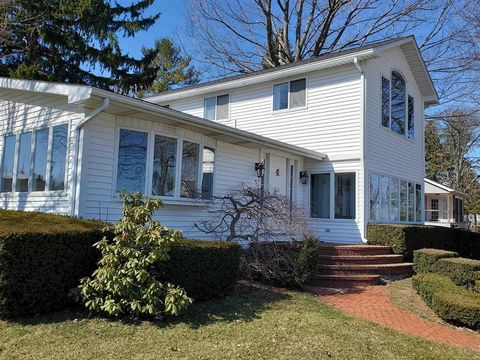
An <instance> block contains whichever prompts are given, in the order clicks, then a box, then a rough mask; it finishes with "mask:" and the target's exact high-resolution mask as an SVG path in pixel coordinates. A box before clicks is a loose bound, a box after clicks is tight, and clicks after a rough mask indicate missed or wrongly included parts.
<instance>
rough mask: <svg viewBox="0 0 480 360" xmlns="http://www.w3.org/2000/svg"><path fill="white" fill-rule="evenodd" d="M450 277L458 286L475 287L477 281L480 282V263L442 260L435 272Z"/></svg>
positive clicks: (476, 261)
mask: <svg viewBox="0 0 480 360" xmlns="http://www.w3.org/2000/svg"><path fill="white" fill-rule="evenodd" d="M434 272H436V273H438V274H441V275H446V276H448V277H449V278H450V279H451V280H452V281H453V282H454V283H455V284H456V285H460V286H466V287H468V288H470V289H473V288H474V287H475V281H476V280H480V261H479V260H472V259H465V258H450V259H440V260H438V261H437V263H436V266H435V271H434Z"/></svg>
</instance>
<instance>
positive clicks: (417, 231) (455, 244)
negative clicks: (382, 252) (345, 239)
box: [367, 224, 480, 260]
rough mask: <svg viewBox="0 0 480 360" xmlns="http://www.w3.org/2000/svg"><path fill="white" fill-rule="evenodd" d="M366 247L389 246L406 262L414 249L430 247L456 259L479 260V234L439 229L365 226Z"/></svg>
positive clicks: (410, 257)
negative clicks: (447, 252) (455, 254)
mask: <svg viewBox="0 0 480 360" xmlns="http://www.w3.org/2000/svg"><path fill="white" fill-rule="evenodd" d="M367 239H368V243H369V244H373V245H388V246H391V247H392V249H393V252H394V253H396V254H402V255H404V256H405V258H406V259H408V260H411V259H412V258H413V252H414V250H418V249H423V248H431V249H443V250H449V251H455V252H457V253H458V254H459V255H460V256H463V257H466V258H469V259H478V260H480V233H475V232H471V231H466V230H460V229H452V228H446V227H441V226H419V225H416V226H415V225H377V224H369V225H368V227H367Z"/></svg>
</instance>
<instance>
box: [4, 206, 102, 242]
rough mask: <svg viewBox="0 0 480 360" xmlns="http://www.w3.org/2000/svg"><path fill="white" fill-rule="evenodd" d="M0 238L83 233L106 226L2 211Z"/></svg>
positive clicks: (90, 222)
mask: <svg viewBox="0 0 480 360" xmlns="http://www.w3.org/2000/svg"><path fill="white" fill-rule="evenodd" d="M0 219H1V221H0V236H1V235H7V234H11V233H22V232H41V233H48V234H50V233H55V232H59V231H82V230H92V229H102V228H103V227H104V226H105V224H104V223H102V222H99V221H92V220H80V219H75V218H72V217H68V216H59V215H54V214H46V213H40V212H27V211H13V210H3V209H0Z"/></svg>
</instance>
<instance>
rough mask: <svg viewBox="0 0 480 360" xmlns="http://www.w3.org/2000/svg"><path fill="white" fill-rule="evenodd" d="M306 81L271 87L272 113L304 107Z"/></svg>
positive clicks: (294, 81) (301, 80) (295, 81)
mask: <svg viewBox="0 0 480 360" xmlns="http://www.w3.org/2000/svg"><path fill="white" fill-rule="evenodd" d="M306 86H307V81H306V79H299V80H293V81H289V82H284V83H280V84H276V85H274V86H273V111H278V110H285V109H294V108H299V107H304V106H305V104H306Z"/></svg>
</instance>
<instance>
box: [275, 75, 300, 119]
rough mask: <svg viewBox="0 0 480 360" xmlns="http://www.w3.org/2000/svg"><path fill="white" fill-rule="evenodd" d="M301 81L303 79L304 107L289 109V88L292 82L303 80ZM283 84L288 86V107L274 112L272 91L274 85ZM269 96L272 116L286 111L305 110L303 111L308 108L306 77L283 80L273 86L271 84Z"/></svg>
mask: <svg viewBox="0 0 480 360" xmlns="http://www.w3.org/2000/svg"><path fill="white" fill-rule="evenodd" d="M303 79H305V105H304V106H298V107H295V108H291V107H290V88H291V84H292V81H297V80H303ZM285 83H287V84H288V96H287V104H288V105H287V108H286V109H278V110H275V109H274V108H273V106H274V102H275V99H274V93H273V89H274V87H275V86H276V85H280V84H285ZM271 94H272V96H271V104H270V109H271V111H272V113H273V114H278V113H282V112H287V111H297V110H305V109H307V108H308V76H301V77H298V78H294V79H290V80H285V81H279V82H277V83H275V84H272V87H271Z"/></svg>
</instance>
